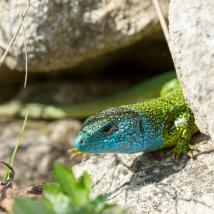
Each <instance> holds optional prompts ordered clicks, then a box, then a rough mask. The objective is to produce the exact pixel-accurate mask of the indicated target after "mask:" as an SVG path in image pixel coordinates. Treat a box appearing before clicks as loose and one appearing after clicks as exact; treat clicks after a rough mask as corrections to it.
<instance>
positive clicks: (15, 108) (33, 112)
mask: <svg viewBox="0 0 214 214" xmlns="http://www.w3.org/2000/svg"><path fill="white" fill-rule="evenodd" d="M175 76H176V75H175V72H168V73H164V74H161V75H159V76H157V77H153V78H151V79H150V80H147V81H144V82H142V83H140V84H138V85H136V86H134V87H132V88H130V89H127V90H124V91H122V92H119V93H117V94H115V95H112V96H108V97H105V98H102V99H99V100H95V101H88V102H83V103H73V104H70V105H56V104H55V105H54V104H41V103H28V102H26V101H24V102H23V101H21V100H16V101H12V102H8V103H4V104H1V105H0V116H6V117H25V115H26V114H27V113H28V118H32V119H62V118H86V117H88V116H90V115H92V114H95V113H96V112H98V111H101V110H104V109H106V108H109V107H111V106H120V105H124V104H132V103H136V102H143V101H145V100H147V99H151V98H153V97H158V96H159V94H160V89H161V87H162V85H163V84H164V83H166V82H168V81H169V80H171V79H173V78H175ZM167 90H168V89H167Z"/></svg>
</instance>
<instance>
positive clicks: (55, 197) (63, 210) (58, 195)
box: [43, 183, 71, 214]
mask: <svg viewBox="0 0 214 214" xmlns="http://www.w3.org/2000/svg"><path fill="white" fill-rule="evenodd" d="M43 194H44V197H45V199H47V203H49V206H50V207H52V209H53V210H54V211H55V212H56V213H60V214H67V213H69V210H70V209H71V207H70V199H69V198H68V197H67V196H66V195H65V194H64V193H62V190H61V188H60V186H59V185H58V184H51V183H47V184H45V185H44V186H43Z"/></svg>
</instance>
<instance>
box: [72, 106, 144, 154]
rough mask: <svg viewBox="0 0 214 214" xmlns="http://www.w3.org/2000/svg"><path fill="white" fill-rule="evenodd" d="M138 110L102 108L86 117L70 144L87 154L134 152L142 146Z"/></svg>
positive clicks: (140, 122) (140, 121) (141, 127)
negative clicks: (102, 109) (100, 110)
mask: <svg viewBox="0 0 214 214" xmlns="http://www.w3.org/2000/svg"><path fill="white" fill-rule="evenodd" d="M142 135H143V125H142V120H141V115H140V113H139V112H137V111H134V110H132V109H129V108H126V107H117V108H110V109H107V110H104V111H102V112H100V113H97V114H95V115H94V116H91V117H89V118H88V119H87V120H86V121H85V123H84V124H83V127H82V128H81V130H80V131H79V133H78V134H77V136H76V138H75V139H74V143H73V144H74V147H75V148H77V149H78V150H79V151H81V152H87V153H127V154H130V153H136V152H139V150H140V148H139V147H142V144H141V143H142V139H143V137H142Z"/></svg>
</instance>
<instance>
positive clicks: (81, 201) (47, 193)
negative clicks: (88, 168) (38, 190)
mask: <svg viewBox="0 0 214 214" xmlns="http://www.w3.org/2000/svg"><path fill="white" fill-rule="evenodd" d="M52 178H53V181H54V183H47V184H44V186H43V199H40V200H32V199H25V198H17V199H15V202H14V206H13V212H12V213H13V214H37V213H40V214H83V213H84V214H102V213H106V214H107V213H108V214H125V211H124V210H122V209H120V208H119V207H118V206H116V205H109V204H107V203H106V200H107V197H106V196H105V195H98V196H97V197H95V198H91V197H90V192H91V188H92V182H91V178H90V176H89V175H88V174H87V173H83V175H82V176H81V177H80V178H79V179H76V178H75V176H74V173H73V170H72V169H70V168H68V167H66V166H64V165H62V164H60V163H55V165H54V168H53V171H52Z"/></svg>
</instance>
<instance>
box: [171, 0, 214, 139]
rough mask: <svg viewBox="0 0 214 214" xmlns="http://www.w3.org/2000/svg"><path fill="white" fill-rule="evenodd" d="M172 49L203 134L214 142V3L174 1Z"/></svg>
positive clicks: (195, 0)
mask: <svg viewBox="0 0 214 214" xmlns="http://www.w3.org/2000/svg"><path fill="white" fill-rule="evenodd" d="M169 29H170V49H171V52H172V56H173V59H174V62H175V67H176V70H177V74H178V78H179V80H180V82H181V85H182V88H183V90H184V94H185V96H186V98H187V101H188V103H189V105H190V107H191V109H192V110H193V112H194V115H195V118H196V123H197V125H198V127H199V129H200V131H201V132H203V133H206V134H209V135H210V136H211V138H212V141H213V142H214V111H213V109H214V70H213V66H214V1H209V0H204V1H200V0H184V1H182V4H181V2H180V1H179V0H171V1H170V8H169Z"/></svg>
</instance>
